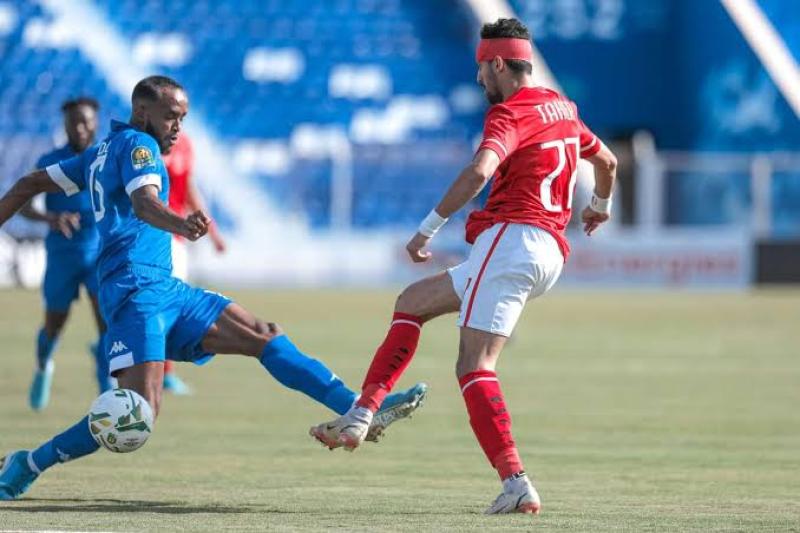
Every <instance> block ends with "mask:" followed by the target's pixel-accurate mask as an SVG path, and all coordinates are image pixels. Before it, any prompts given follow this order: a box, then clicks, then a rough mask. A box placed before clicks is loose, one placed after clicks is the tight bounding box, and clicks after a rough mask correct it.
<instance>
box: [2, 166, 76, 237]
mask: <svg viewBox="0 0 800 533" xmlns="http://www.w3.org/2000/svg"><path fill="white" fill-rule="evenodd" d="M43 192H61V187H59V186H58V184H56V183H55V182H54V181H53V180H52V179H50V176H48V175H47V172H45V171H44V170H34V171H33V172H31V173H30V174H27V175H25V176H23V177H22V178H20V179H19V180H17V182H16V183H15V184H14V185H13V186H12V187H11V188H10V189H9V190H8V191H7V192H6V193H5V194H4V195H3V197H2V198H0V226H2V225H3V224H5V223H6V221H8V219H9V218H11V217H12V216H14V214H15V213H16V212H17V211H19V210H20V209H22V208H23V207H25V205H27V204H28V203H29V202H30V201H31V200H32V199H33V197H34V196H36V195H37V194H39V193H43Z"/></svg>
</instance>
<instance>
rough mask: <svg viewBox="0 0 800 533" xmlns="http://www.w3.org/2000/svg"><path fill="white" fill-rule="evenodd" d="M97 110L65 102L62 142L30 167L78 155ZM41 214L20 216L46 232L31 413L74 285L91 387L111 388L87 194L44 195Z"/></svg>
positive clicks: (46, 388) (89, 138)
mask: <svg viewBox="0 0 800 533" xmlns="http://www.w3.org/2000/svg"><path fill="white" fill-rule="evenodd" d="M99 108H100V106H99V104H98V103H97V101H96V100H94V99H93V98H86V97H81V98H75V99H74V100H67V101H66V102H64V103H63V104H62V106H61V111H62V113H63V114H64V131H65V133H66V134H67V143H66V144H65V145H64V146H62V147H61V148H56V149H55V150H52V151H50V152H48V153H46V154H45V155H43V156H42V157H40V158H39V160H38V161H37V162H36V168H38V169H44V168H45V167H47V166H49V165H52V164H54V163H58V162H59V161H61V160H64V159H69V158H70V157H73V156H75V155H78V154H80V153H82V152H83V151H84V150H86V149H87V148H89V146H91V145H92V143H94V140H95V134H96V133H97V111H98V110H99ZM44 203H45V211H44V212H41V211H39V210H38V209H37V208H35V207H34V206H33V205H32V203H31V202H29V203H28V204H27V205H25V207H23V208H22V210H21V211H20V214H22V215H23V216H24V217H26V218H28V219H30V220H36V221H41V222H46V223H47V224H48V225H49V226H50V231H49V232H48V233H47V237H46V238H45V249H46V251H47V268H46V270H45V275H44V283H43V285H42V294H43V296H44V305H45V313H44V325H43V326H42V327H41V329H40V330H39V333H38V335H37V338H36V369H35V371H34V375H33V382H32V383H31V387H30V393H29V395H28V401H29V403H30V406H31V408H32V409H33V410H35V411H40V410H42V409H44V408H45V407H47V404H48V402H49V400H50V386H51V384H52V380H53V369H54V365H53V352H54V351H55V348H56V344H57V343H58V337H59V336H60V335H61V331H62V329H63V328H64V324H66V322H67V318H68V317H69V310H70V307H71V306H72V302H73V301H74V300H75V299H76V298H78V293H79V289H80V286H81V285H83V286H84V287H85V288H86V292H87V293H88V296H89V301H90V302H91V304H92V310H93V311H94V317H95V322H96V323H97V333H98V340H97V342H96V343H95V344H93V345H92V347H91V350H92V354H93V355H94V358H95V362H96V369H97V372H96V375H97V383H98V388H99V389H100V392H103V391H105V390H107V389H109V388H110V387H111V383H112V380H111V378H110V377H109V375H108V363H107V362H106V356H105V354H104V353H103V352H102V346H103V333H104V332H105V328H106V327H105V323H104V322H103V318H102V316H101V314H100V307H99V304H98V302H97V272H96V270H95V266H96V263H97V255H98V253H99V251H100V237H99V236H98V234H97V230H96V229H95V221H94V213H93V212H92V201H91V199H90V198H89V192H88V191H87V190H84V191H81V192H79V193H78V194H74V195H72V196H67V195H66V194H65V193H64V192H63V191H61V192H55V193H47V194H45V198H44Z"/></svg>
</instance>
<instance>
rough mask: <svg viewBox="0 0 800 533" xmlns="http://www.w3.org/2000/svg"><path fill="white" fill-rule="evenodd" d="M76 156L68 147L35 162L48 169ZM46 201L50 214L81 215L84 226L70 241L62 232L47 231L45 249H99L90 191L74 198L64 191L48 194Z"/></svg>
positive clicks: (38, 166)
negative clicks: (67, 213) (68, 213)
mask: <svg viewBox="0 0 800 533" xmlns="http://www.w3.org/2000/svg"><path fill="white" fill-rule="evenodd" d="M75 155H76V154H75V151H74V150H73V149H72V148H71V147H70V146H69V145H68V144H67V145H65V146H63V147H61V148H56V149H55V150H53V151H51V152H48V153H46V154H44V155H43V156H42V157H40V158H39V160H38V161H37V162H36V168H45V167H48V166H50V165H52V164H55V163H58V162H59V161H61V160H63V159H69V158H70V157H73V156H75ZM44 198H45V199H44V203H45V207H46V209H47V211H50V212H53V213H63V212H70V213H79V214H80V216H81V227H80V229H79V230H77V231H75V232H73V234H72V238H71V239H67V238H66V237H65V236H64V235H62V234H61V233H60V232H58V231H53V230H52V229H51V230H50V231H49V232H48V234H47V237H46V238H45V246H46V247H47V249H48V250H63V249H95V248H97V246H98V244H99V242H100V241H99V237H98V235H97V230H96V228H95V223H94V213H93V212H92V200H91V198H89V191H81V192H79V193H78V194H74V195H72V196H67V195H66V194H64V193H63V192H57V193H46V194H45V196H44Z"/></svg>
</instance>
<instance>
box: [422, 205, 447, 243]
mask: <svg viewBox="0 0 800 533" xmlns="http://www.w3.org/2000/svg"><path fill="white" fill-rule="evenodd" d="M445 222H447V219H446V218H444V217H442V216H441V215H439V213H437V212H436V209H431V212H430V213H428V216H426V217H425V219H424V220H423V221H422V222H421V223H420V225H419V229H417V231H418V232H419V233H420V234H421V235H424V236H426V237H433V236H434V235H436V232H437V231H439V228H441V227H442V226H444V223H445Z"/></svg>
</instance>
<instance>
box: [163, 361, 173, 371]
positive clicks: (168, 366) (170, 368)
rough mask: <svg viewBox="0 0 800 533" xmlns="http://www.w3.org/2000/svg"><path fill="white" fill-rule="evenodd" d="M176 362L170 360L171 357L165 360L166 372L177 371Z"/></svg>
mask: <svg viewBox="0 0 800 533" xmlns="http://www.w3.org/2000/svg"><path fill="white" fill-rule="evenodd" d="M174 366H175V363H173V362H172V361H170V360H169V359H167V360H165V361H164V374H172V373H173V372H174V371H175V368H173V367H174Z"/></svg>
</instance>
